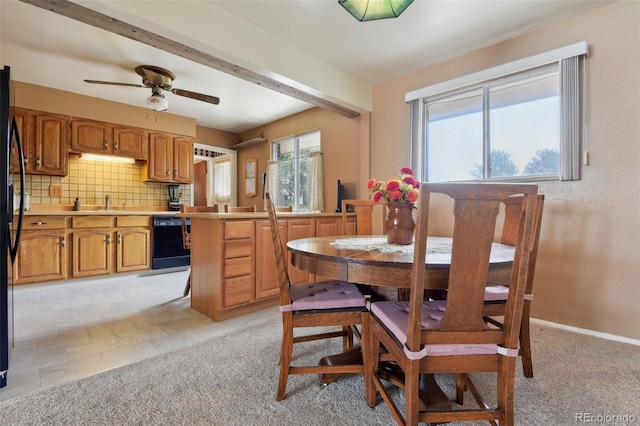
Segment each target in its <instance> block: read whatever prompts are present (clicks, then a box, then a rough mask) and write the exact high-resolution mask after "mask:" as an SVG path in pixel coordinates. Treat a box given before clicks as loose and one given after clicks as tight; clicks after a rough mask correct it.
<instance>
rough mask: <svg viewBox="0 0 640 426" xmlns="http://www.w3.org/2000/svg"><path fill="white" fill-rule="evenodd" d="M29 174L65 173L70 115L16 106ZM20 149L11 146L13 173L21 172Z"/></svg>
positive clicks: (62, 174) (19, 131)
mask: <svg viewBox="0 0 640 426" xmlns="http://www.w3.org/2000/svg"><path fill="white" fill-rule="evenodd" d="M13 113H14V117H15V119H16V124H17V126H18V133H19V135H20V140H21V142H22V149H23V151H24V168H25V172H26V173H27V174H34V175H50V176H66V175H67V173H68V154H67V150H68V140H69V117H67V116H64V115H57V114H50V113H45V112H38V111H31V110H27V109H22V108H14V109H13ZM18 162H19V159H18V152H17V151H16V149H15V146H12V148H11V172H12V173H19V171H20V169H19V163H18Z"/></svg>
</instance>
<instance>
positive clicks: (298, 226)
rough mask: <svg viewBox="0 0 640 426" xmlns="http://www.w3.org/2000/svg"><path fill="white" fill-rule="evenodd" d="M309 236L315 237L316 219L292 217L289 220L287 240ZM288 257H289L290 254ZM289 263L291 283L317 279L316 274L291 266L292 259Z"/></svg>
mask: <svg viewBox="0 0 640 426" xmlns="http://www.w3.org/2000/svg"><path fill="white" fill-rule="evenodd" d="M309 237H315V221H314V219H292V220H288V221H287V241H291V240H297V239H300V238H309ZM287 253H288V251H287ZM287 258H289V256H288V255H287ZM287 263H288V265H289V281H291V284H297V283H303V282H312V281H315V276H314V274H310V273H309V272H306V271H303V270H301V269H298V268H294V267H293V266H291V262H290V261H288V262H287Z"/></svg>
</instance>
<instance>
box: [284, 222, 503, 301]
mask: <svg viewBox="0 0 640 426" xmlns="http://www.w3.org/2000/svg"><path fill="white" fill-rule="evenodd" d="M386 241H387V239H386V237H385V236H384V235H375V236H370V235H367V236H355V235H348V236H334V237H312V238H303V239H299V240H292V241H289V242H288V243H287V248H288V249H289V252H290V253H291V264H292V265H293V266H295V267H296V268H299V269H302V270H304V271H307V272H311V273H314V274H317V275H319V276H322V277H326V278H330V279H334V280H343V281H349V282H352V283H356V284H368V285H372V286H382V287H395V288H409V287H410V284H411V268H412V266H413V244H410V245H396V244H388V243H387V242H386ZM451 241H452V240H451V238H448V237H429V238H428V239H427V260H426V264H425V268H426V272H427V273H426V274H425V289H431V290H435V289H446V288H447V282H448V279H449V264H450V262H451ZM514 252H515V248H514V247H513V246H509V245H505V244H499V243H494V244H493V246H492V248H491V258H490V267H489V282H490V285H505V284H508V282H509V276H510V274H511V264H512V262H513V255H514Z"/></svg>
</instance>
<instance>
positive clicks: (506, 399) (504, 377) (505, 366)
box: [496, 356, 516, 426]
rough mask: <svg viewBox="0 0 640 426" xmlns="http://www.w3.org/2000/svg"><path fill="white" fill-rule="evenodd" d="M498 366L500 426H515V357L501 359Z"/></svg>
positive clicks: (497, 393) (497, 392)
mask: <svg viewBox="0 0 640 426" xmlns="http://www.w3.org/2000/svg"><path fill="white" fill-rule="evenodd" d="M499 363H500V365H499V366H498V378H497V385H498V388H497V390H496V396H497V398H496V399H497V403H498V407H499V408H500V409H501V410H502V418H501V419H500V420H499V422H498V423H499V424H500V426H502V425H503V424H504V425H506V426H513V424H514V421H515V415H514V407H513V406H514V388H515V367H516V365H515V364H516V358H515V357H506V356H504V357H501V359H500V361H499Z"/></svg>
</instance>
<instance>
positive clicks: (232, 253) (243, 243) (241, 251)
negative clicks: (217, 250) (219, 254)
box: [224, 239, 252, 259]
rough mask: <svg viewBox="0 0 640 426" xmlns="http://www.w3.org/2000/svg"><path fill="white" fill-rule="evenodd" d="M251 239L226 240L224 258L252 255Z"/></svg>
mask: <svg viewBox="0 0 640 426" xmlns="http://www.w3.org/2000/svg"><path fill="white" fill-rule="evenodd" d="M251 251H252V250H251V240H248V239H245V240H232V241H225V242H224V258H225V259H233V258H236V257H244V256H251Z"/></svg>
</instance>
